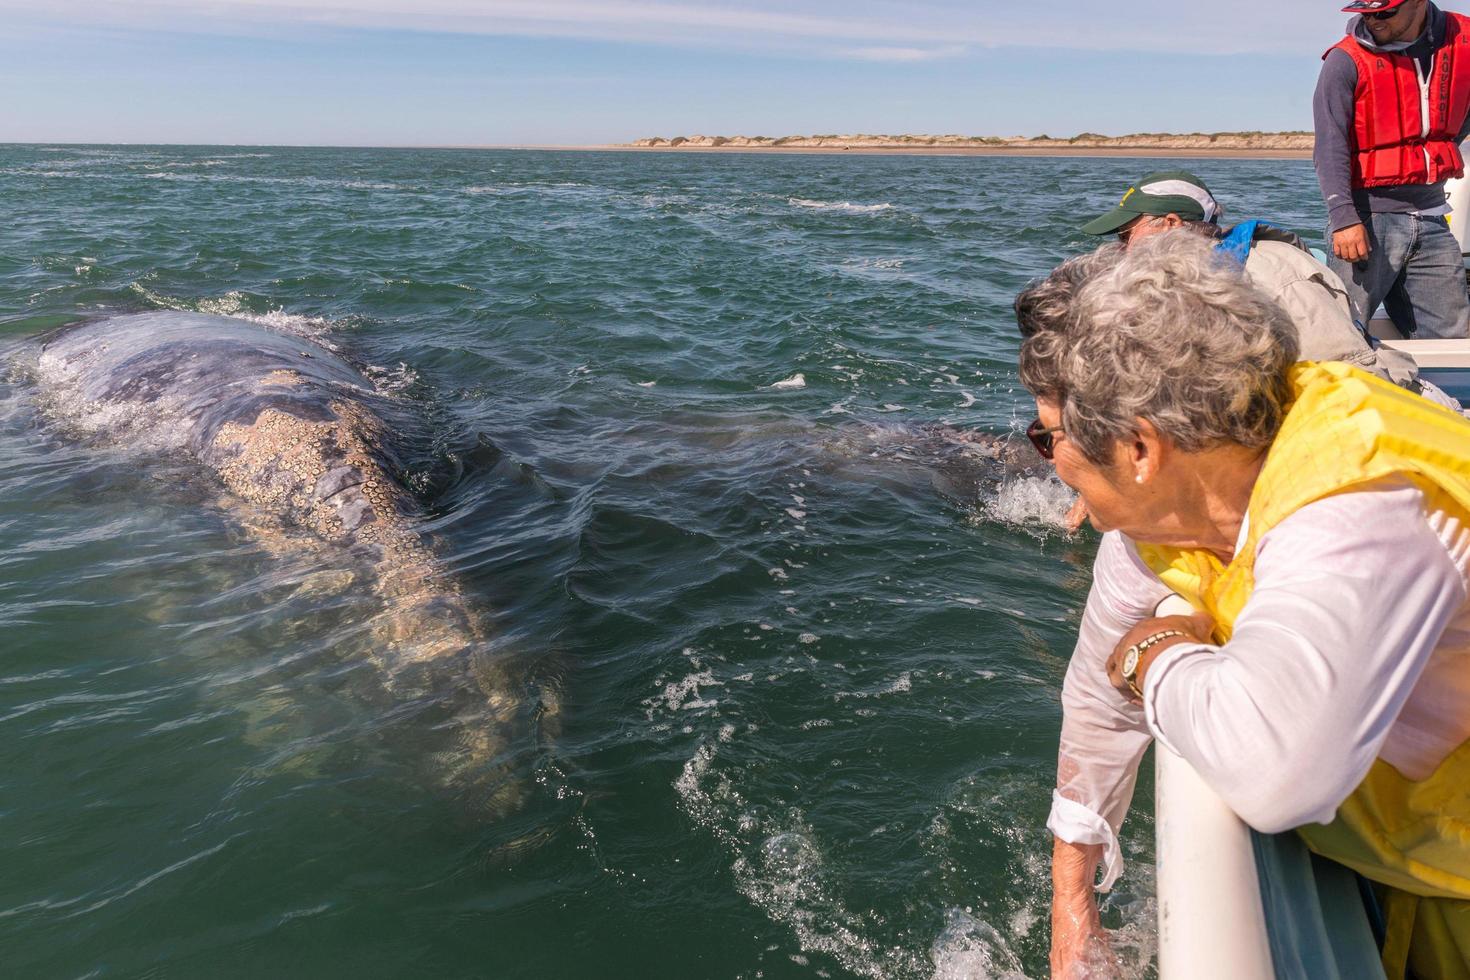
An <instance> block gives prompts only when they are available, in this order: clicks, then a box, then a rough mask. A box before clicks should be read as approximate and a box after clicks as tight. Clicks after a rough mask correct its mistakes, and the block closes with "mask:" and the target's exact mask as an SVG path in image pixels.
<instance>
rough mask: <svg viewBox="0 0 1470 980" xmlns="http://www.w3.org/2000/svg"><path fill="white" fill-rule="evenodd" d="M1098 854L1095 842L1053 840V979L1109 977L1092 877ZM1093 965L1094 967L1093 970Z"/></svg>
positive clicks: (1108, 951)
mask: <svg viewBox="0 0 1470 980" xmlns="http://www.w3.org/2000/svg"><path fill="white" fill-rule="evenodd" d="M1101 856H1102V847H1101V845H1098V844H1068V843H1066V842H1065V841H1062V840H1056V841H1055V843H1054V844H1053V845H1052V856H1051V975H1052V978H1053V980H1080V978H1083V977H1089V976H1098V977H1109V976H1113V975H1115V974H1116V972H1117V971H1116V969H1113V968H1111V967H1113V965H1114V963H1113V955H1112V949H1111V948H1110V947H1109V946H1108V934H1107V931H1106V930H1105V929H1103V927H1102V922H1101V921H1100V920H1099V919H1098V914H1097V900H1096V899H1095V898H1094V897H1093V891H1092V886H1093V880H1094V879H1095V878H1096V876H1097V862H1098V859H1099V858H1100V857H1101ZM1094 967H1098V969H1096V970H1094Z"/></svg>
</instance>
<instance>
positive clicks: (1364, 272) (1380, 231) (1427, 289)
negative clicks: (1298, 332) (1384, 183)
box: [1327, 214, 1470, 340]
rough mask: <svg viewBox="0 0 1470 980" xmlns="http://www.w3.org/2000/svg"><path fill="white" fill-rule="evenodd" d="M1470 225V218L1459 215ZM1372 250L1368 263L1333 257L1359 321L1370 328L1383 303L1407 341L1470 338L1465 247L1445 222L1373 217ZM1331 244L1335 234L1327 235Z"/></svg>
mask: <svg viewBox="0 0 1470 980" xmlns="http://www.w3.org/2000/svg"><path fill="white" fill-rule="evenodd" d="M1459 217H1460V220H1464V221H1470V214H1466V215H1461V216H1459ZM1363 224H1364V225H1365V226H1366V227H1367V229H1368V246H1369V248H1370V249H1371V251H1370V252H1369V254H1368V258H1367V259H1365V260H1364V261H1362V262H1344V261H1343V260H1342V259H1339V258H1338V257H1337V256H1335V255H1332V254H1330V250H1329V255H1328V263H1327V264H1328V265H1329V266H1330V267H1331V269H1332V271H1333V272H1335V273H1337V274H1338V275H1339V276H1341V277H1342V281H1343V283H1344V284H1346V285H1347V290H1348V299H1349V301H1351V303H1352V304H1353V316H1354V317H1355V318H1356V319H1358V320H1359V321H1360V322H1361V323H1363V324H1364V325H1366V324H1367V323H1368V321H1369V320H1371V319H1372V318H1373V314H1374V313H1376V312H1377V311H1378V307H1379V305H1380V304H1381V305H1382V306H1383V309H1384V311H1385V312H1386V313H1387V314H1388V315H1389V318H1390V319H1392V320H1393V322H1394V325H1395V326H1397V327H1398V328H1399V332H1400V333H1402V334H1403V335H1404V336H1405V337H1414V338H1417V339H1421V340H1422V339H1425V338H1428V337H1465V336H1467V335H1470V298H1467V296H1466V292H1465V263H1464V260H1463V259H1462V258H1461V256H1460V245H1459V243H1458V242H1456V241H1455V236H1454V235H1452V234H1450V226H1449V222H1448V221H1446V220H1445V219H1444V218H1442V217H1425V216H1422V215H1417V214H1372V215H1369V216H1368V220H1366V221H1365V222H1363ZM1327 239H1328V242H1329V245H1330V243H1331V241H1332V235H1331V233H1330V231H1329V233H1328V236H1327Z"/></svg>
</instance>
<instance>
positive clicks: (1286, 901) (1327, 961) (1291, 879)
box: [1251, 831, 1384, 980]
mask: <svg viewBox="0 0 1470 980" xmlns="http://www.w3.org/2000/svg"><path fill="white" fill-rule="evenodd" d="M1251 846H1252V849H1253V850H1254V851H1255V855H1256V872H1257V873H1258V875H1259V876H1260V882H1261V904H1262V906H1263V907H1264V911H1265V913H1266V932H1267V935H1268V937H1269V941H1270V943H1271V962H1272V965H1273V966H1274V967H1275V968H1276V969H1275V972H1276V980H1384V973H1383V963H1382V962H1381V961H1380V959H1379V954H1378V944H1377V942H1376V941H1375V939H1374V935H1373V926H1372V920H1371V918H1370V914H1369V910H1368V909H1367V908H1366V907H1365V906H1364V904H1363V897H1362V892H1361V890H1360V889H1359V887H1358V881H1357V877H1356V876H1355V875H1354V874H1353V873H1352V872H1351V871H1349V870H1348V869H1347V868H1345V867H1343V866H1342V865H1340V864H1334V863H1332V862H1331V861H1328V860H1327V859H1326V858H1321V857H1318V856H1317V855H1315V854H1313V853H1312V852H1311V851H1309V850H1307V845H1306V844H1305V843H1304V842H1303V841H1302V839H1301V837H1300V836H1298V835H1297V834H1296V833H1295V832H1288V833H1285V834H1273V835H1266V834H1258V833H1256V832H1255V831H1252V832H1251Z"/></svg>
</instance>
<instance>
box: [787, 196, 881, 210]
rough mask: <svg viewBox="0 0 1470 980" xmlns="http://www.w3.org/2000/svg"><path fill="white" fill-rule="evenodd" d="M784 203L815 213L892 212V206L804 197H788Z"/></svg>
mask: <svg viewBox="0 0 1470 980" xmlns="http://www.w3.org/2000/svg"><path fill="white" fill-rule="evenodd" d="M786 203H787V204H790V205H791V206H792V207H795V208H811V209H812V210H815V211H847V212H850V213H852V214H877V213H878V212H879V211H889V210H892V208H893V205H892V204H853V203H852V202H851V201H813V200H809V199H808V198H804V197H789V198H787V199H786Z"/></svg>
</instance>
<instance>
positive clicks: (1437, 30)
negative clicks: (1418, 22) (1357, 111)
mask: <svg viewBox="0 0 1470 980" xmlns="http://www.w3.org/2000/svg"><path fill="white" fill-rule="evenodd" d="M1428 6H1429V17H1428V19H1427V20H1426V21H1425V26H1424V33H1423V34H1420V35H1419V37H1418V38H1417V39H1416V40H1414V41H1412V42H1409V43H1398V44H1389V45H1385V46H1383V47H1379V46H1378V45H1377V44H1375V43H1374V42H1373V35H1371V34H1369V33H1368V28H1367V27H1366V26H1364V24H1363V18H1362V17H1354V18H1353V19H1352V20H1351V21H1349V22H1348V31H1347V32H1348V33H1349V34H1351V35H1352V36H1353V37H1354V38H1355V39H1357V41H1358V43H1360V44H1362V45H1363V46H1364V47H1365V48H1367V49H1368V50H1369V51H1383V52H1387V53H1394V54H1405V55H1408V56H1409V57H1411V58H1414V59H1416V60H1418V62H1419V64H1420V65H1421V66H1422V67H1423V68H1424V70H1425V72H1426V73H1427V72H1428V71H1429V69H1430V67H1431V66H1432V65H1433V60H1434V53H1435V52H1436V51H1438V50H1439V49H1440V48H1441V47H1442V46H1443V45H1444V36H1445V22H1446V20H1447V19H1448V18H1446V17H1445V14H1444V11H1442V10H1440V9H1439V8H1438V7H1436V6H1435V5H1434V4H1432V3H1431V4H1429V5H1428ZM1357 85H1358V66H1357V65H1356V64H1355V63H1354V62H1353V59H1352V57H1351V56H1349V55H1348V53H1347V52H1346V51H1338V50H1336V49H1334V50H1333V51H1331V52H1330V53H1329V54H1328V55H1327V58H1326V60H1324V61H1323V62H1322V73H1321V74H1320V75H1319V76H1318V77H1317V92H1316V94H1315V95H1314V96H1313V97H1312V118H1313V121H1314V123H1315V124H1316V131H1317V145H1316V149H1315V150H1313V152H1312V163H1313V165H1314V166H1315V167H1316V168H1317V183H1318V184H1320V185H1321V187H1322V199H1323V200H1324V201H1326V202H1327V220H1328V223H1329V225H1330V226H1331V228H1332V230H1333V231H1340V230H1342V229H1343V228H1347V227H1349V226H1350V225H1356V224H1359V223H1361V222H1362V221H1363V220H1364V219H1365V218H1366V217H1367V216H1368V215H1369V214H1406V213H1409V212H1412V211H1430V210H1434V209H1435V208H1441V207H1443V206H1444V203H1445V197H1444V184H1443V183H1442V182H1441V183H1438V184H1403V185H1400V186H1398V187H1373V188H1368V189H1364V190H1356V191H1355V190H1353V187H1352V172H1353V168H1352V159H1353V111H1354V107H1355V102H1356V99H1355V98H1354V92H1355V90H1356V88H1357ZM1467 134H1470V118H1467V119H1466V120H1465V121H1464V122H1463V123H1461V126H1460V136H1459V138H1460V139H1461V140H1463V139H1464V138H1465V137H1466V135H1467Z"/></svg>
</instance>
